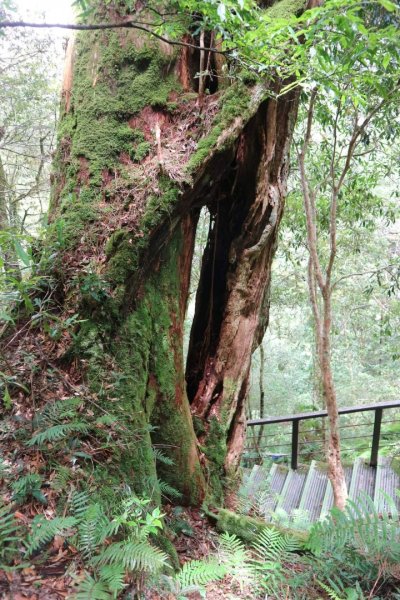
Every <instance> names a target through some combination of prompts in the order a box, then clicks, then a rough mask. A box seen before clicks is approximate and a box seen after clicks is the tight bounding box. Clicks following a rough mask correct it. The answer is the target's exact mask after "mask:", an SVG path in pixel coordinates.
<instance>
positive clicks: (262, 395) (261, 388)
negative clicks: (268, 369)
mask: <svg viewBox="0 0 400 600" xmlns="http://www.w3.org/2000/svg"><path fill="white" fill-rule="evenodd" d="M264 362H265V351H264V345H263V342H261V344H260V371H259V380H258V384H259V386H258V387H259V391H260V419H262V418H263V417H264V400H265V389H264ZM262 437H263V427H262V426H261V427H260V431H259V432H258V437H257V446H258V447H259V446H260V443H261V438H262Z"/></svg>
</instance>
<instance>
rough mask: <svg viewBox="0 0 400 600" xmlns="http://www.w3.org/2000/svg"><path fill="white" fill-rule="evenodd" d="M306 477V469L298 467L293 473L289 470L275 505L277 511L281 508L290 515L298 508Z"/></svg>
mask: <svg viewBox="0 0 400 600" xmlns="http://www.w3.org/2000/svg"><path fill="white" fill-rule="evenodd" d="M306 477H307V469H306V468H305V467H299V468H298V469H296V470H295V471H293V469H290V471H289V473H288V475H287V477H286V481H285V485H284V486H283V488H282V492H281V495H280V498H279V501H278V503H277V505H276V508H277V509H278V508H282V509H283V510H284V511H286V512H287V514H289V515H290V513H291V512H292V510H295V509H296V508H298V506H299V503H300V498H301V494H302V492H303V487H304V483H305V481H306Z"/></svg>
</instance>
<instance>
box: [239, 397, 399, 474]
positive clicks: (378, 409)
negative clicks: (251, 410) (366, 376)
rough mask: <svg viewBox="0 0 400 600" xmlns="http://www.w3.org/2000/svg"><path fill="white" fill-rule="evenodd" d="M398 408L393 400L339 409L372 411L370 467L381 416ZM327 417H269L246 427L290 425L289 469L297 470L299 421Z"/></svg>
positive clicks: (344, 412) (374, 462) (324, 414)
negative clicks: (386, 410)
mask: <svg viewBox="0 0 400 600" xmlns="http://www.w3.org/2000/svg"><path fill="white" fill-rule="evenodd" d="M398 407H400V401H398V400H394V401H391V402H379V403H376V404H366V405H364V406H348V407H344V408H339V410H338V413H339V415H348V414H352V413H359V412H367V411H374V412H375V418H374V430H373V434H372V448H371V459H370V465H371V466H373V467H376V465H377V463H378V452H379V443H380V435H381V426H382V416H383V411H384V410H385V409H391V408H398ZM327 416H328V413H327V411H326V410H321V411H316V412H309V413H298V414H295V415H286V416H278V417H269V418H265V419H250V420H249V421H247V426H248V427H254V426H256V425H272V424H274V423H290V422H291V423H292V442H291V446H292V452H291V462H290V464H291V468H292V469H294V470H295V469H297V467H298V455H299V428H300V421H305V420H307V419H321V418H322V419H324V418H326V417H327Z"/></svg>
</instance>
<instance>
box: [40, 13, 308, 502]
mask: <svg viewBox="0 0 400 600" xmlns="http://www.w3.org/2000/svg"><path fill="white" fill-rule="evenodd" d="M103 9H104V12H103V14H101V15H100V14H99V18H101V19H102V20H104V18H107V14H106V13H107V10H111V9H107V8H106V7H105V6H104V7H103ZM112 10H113V11H114V13H113V15H112V18H113V20H114V21H115V19H116V18H121V19H123V18H124V15H123V11H120V13H119V14H117V15H116V14H115V9H112ZM68 57H69V62H68V64H67V67H66V71H65V88H64V104H63V114H62V118H61V123H60V127H59V143H58V152H57V156H56V159H55V167H54V176H53V197H52V204H51V212H50V227H49V232H48V237H47V242H46V252H45V253H44V255H43V258H42V266H41V268H42V269H43V270H47V272H49V271H51V272H52V275H53V278H54V279H55V280H56V282H57V285H58V296H57V299H58V304H59V306H61V307H62V310H63V311H64V312H65V313H70V312H79V315H80V316H81V317H82V319H83V320H84V321H83V322H82V323H81V325H80V329H79V331H78V332H77V334H76V335H75V337H74V341H73V343H72V344H71V347H70V348H69V349H68V351H67V352H65V353H64V355H63V356H62V357H61V359H60V361H59V362H60V364H61V362H62V364H63V365H65V363H66V362H68V361H71V360H74V361H78V362H79V365H80V369H81V372H82V378H83V381H84V382H85V385H86V386H87V387H88V388H89V389H90V391H91V392H92V393H94V394H96V397H97V402H98V403H101V405H102V406H103V407H106V408H110V407H112V410H113V412H114V413H117V414H118V415H119V419H120V422H121V423H122V424H123V426H124V428H125V430H127V431H128V432H129V431H131V432H132V434H131V437H132V439H134V440H135V439H137V440H138V441H137V443H136V444H134V447H132V445H129V451H128V450H127V451H123V450H122V451H121V464H122V466H123V469H124V472H125V474H126V479H127V481H128V482H129V483H130V484H131V485H132V486H133V487H134V488H135V489H136V490H137V492H139V493H150V492H151V493H154V491H155V494H156V496H157V494H159V485H158V479H160V478H161V479H163V480H164V481H166V482H168V483H169V484H172V485H173V486H174V487H175V488H176V489H178V490H179V491H180V492H181V494H182V495H183V499H184V501H186V502H188V503H199V502H201V500H202V499H203V498H204V496H205V494H206V492H207V490H208V491H209V492H212V493H214V494H215V495H216V496H217V497H219V498H221V496H222V491H223V490H222V485H221V478H222V476H223V475H224V474H226V473H232V472H234V471H235V469H236V467H237V464H238V459H239V456H240V451H241V447H242V443H243V438H244V431H245V412H244V410H245V401H246V396H247V390H248V381H249V370H250V364H251V355H252V352H253V351H254V349H255V348H256V347H257V345H258V344H259V343H260V341H261V339H262V336H263V334H264V331H265V328H266V325H267V322H268V291H269V284H270V279H271V261H272V258H273V254H274V250H275V245H276V236H277V230H278V226H279V222H280V220H281V217H282V211H283V205H284V197H285V186H286V178H287V172H288V149H289V143H290V138H291V131H292V126H293V123H294V119H295V116H296V109H297V92H296V91H293V92H291V93H289V94H286V95H285V96H283V97H279V98H278V99H277V93H278V92H279V91H280V84H279V83H278V82H274V83H271V82H265V84H260V83H258V84H257V85H255V84H254V83H250V82H249V84H248V85H245V84H244V83H243V82H239V81H238V82H237V83H235V84H233V85H232V86H230V87H228V88H226V89H224V90H222V91H218V89H216V87H215V84H212V85H211V84H210V88H209V91H210V92H211V93H209V94H204V97H203V98H202V102H201V106H200V107H199V104H198V102H197V94H196V93H193V90H192V91H190V90H189V91H188V87H190V85H192V86H193V89H195V84H194V83H193V81H191V79H190V78H192V79H193V76H194V74H195V73H196V71H197V68H196V65H191V64H189V62H190V61H195V60H197V58H198V57H197V56H196V53H194V54H192V55H191V54H190V52H188V50H187V48H185V49H183V50H182V51H181V50H176V49H172V48H171V47H170V46H168V45H167V44H163V43H159V42H158V41H154V40H151V39H149V38H147V37H145V35H144V34H138V33H137V32H135V31H132V30H125V29H121V30H115V31H101V32H100V31H98V32H90V33H89V32H87V33H86V32H85V33H81V34H80V35H79V37H78V38H77V40H76V43H75V45H74V48H73V50H71V49H70V51H69V52H68ZM217 62H218V61H216V64H217ZM203 206H207V207H208V208H209V210H210V213H211V215H212V227H211V228H210V233H209V239H208V243H207V247H206V250H205V254H204V259H203V266H202V273H201V278H200V284H199V289H198V293H197V300H196V314H195V318H194V323H193V327H192V332H191V339H190V348H189V355H188V360H187V371H186V373H187V375H186V380H185V370H184V365H183V353H182V337H183V321H184V317H185V310H186V304H187V298H188V287H189V279H190V268H191V261H192V253H193V246H194V236H195V229H196V223H197V219H198V215H199V211H200V209H201V207H203ZM54 250H56V252H57V255H56V259H55V260H54ZM49 255H50V257H51V260H50V261H49V260H48V259H47V258H46V257H48V256H49ZM46 261H47V262H46ZM77 306H78V311H77ZM135 436H136V437H135ZM157 446H161V447H162V448H163V449H164V452H165V453H167V454H169V455H170V458H172V459H173V460H174V466H173V467H168V465H158V464H156V461H155V458H154V451H153V448H154V447H157Z"/></svg>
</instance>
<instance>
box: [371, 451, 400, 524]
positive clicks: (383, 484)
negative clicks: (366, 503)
mask: <svg viewBox="0 0 400 600" xmlns="http://www.w3.org/2000/svg"><path fill="white" fill-rule="evenodd" d="M391 462H392V461H391V459H390V458H387V457H384V456H381V457H379V460H378V466H377V468H376V480H375V492H374V504H375V506H376V509H377V511H378V512H379V513H383V512H390V513H391V514H392V517H394V518H398V515H399V510H400V498H399V496H397V495H396V490H398V489H400V477H399V475H398V474H397V473H396V472H395V471H394V469H393V468H392V466H391ZM388 497H389V498H390V499H392V501H391V500H388ZM393 505H394V506H393Z"/></svg>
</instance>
